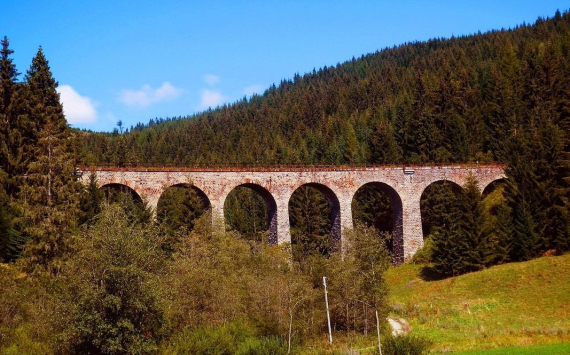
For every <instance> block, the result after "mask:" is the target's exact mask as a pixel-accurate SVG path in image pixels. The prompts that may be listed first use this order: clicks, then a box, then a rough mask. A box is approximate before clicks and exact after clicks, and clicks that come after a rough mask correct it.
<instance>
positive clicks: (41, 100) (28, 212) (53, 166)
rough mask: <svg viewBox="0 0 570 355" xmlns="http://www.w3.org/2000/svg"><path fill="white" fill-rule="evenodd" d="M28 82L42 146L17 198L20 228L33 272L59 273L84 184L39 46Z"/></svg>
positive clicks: (29, 94) (38, 144) (29, 72)
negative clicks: (36, 268) (38, 268)
mask: <svg viewBox="0 0 570 355" xmlns="http://www.w3.org/2000/svg"><path fill="white" fill-rule="evenodd" d="M26 82H27V87H28V90H27V91H28V96H27V100H28V102H29V106H30V107H31V113H30V116H31V118H32V121H33V124H34V127H35V133H36V134H37V139H38V143H37V146H36V147H35V156H34V160H33V162H31V163H30V164H29V166H28V171H27V178H26V179H25V180H24V184H23V187H22V189H21V191H20V196H19V197H20V202H19V203H20V207H21V213H22V219H21V222H22V227H23V230H24V233H25V234H26V235H27V237H28V238H29V240H28V243H27V245H26V248H25V253H24V254H25V255H26V256H27V257H28V262H29V266H30V268H33V267H34V266H35V265H40V266H42V267H44V268H46V269H47V270H49V271H52V272H57V270H58V265H57V263H56V264H53V265H50V264H51V262H52V261H53V260H54V259H55V258H57V257H59V256H61V255H63V254H64V253H65V251H66V247H67V245H66V244H67V241H66V239H67V238H68V236H69V233H70V232H71V231H72V230H73V228H74V227H75V225H76V222H77V218H78V201H79V191H80V184H79V183H78V182H77V181H76V180H77V177H76V176H75V159H74V157H73V155H72V154H71V153H70V151H71V147H72V139H73V137H72V136H71V132H70V129H69V127H68V126H67V122H66V120H65V117H64V116H63V108H62V106H61V103H60V101H59V94H58V93H57V92H56V88H57V82H56V81H55V79H53V77H52V74H51V71H50V69H49V65H48V62H47V60H46V59H45V56H44V55H43V51H42V49H41V47H40V49H39V50H38V53H37V55H36V57H34V59H33V61H32V65H31V67H30V70H28V72H27V74H26Z"/></svg>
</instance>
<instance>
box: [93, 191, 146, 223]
mask: <svg viewBox="0 0 570 355" xmlns="http://www.w3.org/2000/svg"><path fill="white" fill-rule="evenodd" d="M102 190H103V194H104V204H105V205H112V204H117V205H119V206H120V207H121V208H122V209H123V211H124V212H125V213H126V215H127V218H128V220H129V221H131V222H134V223H140V224H146V223H149V222H150V221H151V218H152V210H151V207H150V206H149V205H148V203H147V202H146V201H145V200H144V199H141V198H140V197H139V196H138V195H137V194H136V192H135V191H133V190H132V189H131V188H129V187H127V186H124V185H112V186H110V185H107V186H103V188H102Z"/></svg>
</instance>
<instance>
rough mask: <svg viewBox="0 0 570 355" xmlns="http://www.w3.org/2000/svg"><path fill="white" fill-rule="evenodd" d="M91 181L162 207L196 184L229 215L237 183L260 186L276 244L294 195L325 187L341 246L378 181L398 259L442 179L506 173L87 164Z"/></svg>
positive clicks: (411, 246)
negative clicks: (176, 191)
mask: <svg viewBox="0 0 570 355" xmlns="http://www.w3.org/2000/svg"><path fill="white" fill-rule="evenodd" d="M83 172H84V173H83V175H82V180H83V181H84V182H85V183H86V182H87V181H88V179H89V175H90V172H94V173H95V174H96V177H97V182H98V185H99V186H100V187H105V186H110V187H113V186H115V187H116V186H121V185H124V186H128V187H129V188H130V189H132V190H133V191H134V192H136V194H138V195H139V197H141V198H144V199H146V201H147V202H148V203H149V204H150V206H151V207H152V208H154V209H155V210H156V207H157V205H158V200H159V199H160V196H161V194H162V193H163V191H164V190H165V189H166V188H168V187H171V186H189V187H192V188H194V189H196V190H197V191H198V192H199V193H200V194H201V196H202V197H203V198H204V200H205V201H207V203H208V204H209V206H210V208H211V210H212V216H213V218H214V219H223V218H224V202H225V200H226V197H227V196H228V194H229V193H230V192H231V191H232V190H233V189H234V188H236V187H239V186H243V187H248V188H251V189H253V190H255V191H256V192H257V193H259V194H260V195H261V197H262V198H263V199H264V201H265V202H266V204H267V208H268V215H269V241H270V243H277V244H281V243H286V242H290V241H291V234H290V226H289V199H290V198H291V195H292V194H293V192H294V191H295V190H296V189H297V188H299V187H300V186H303V185H308V186H312V187H314V188H316V189H318V190H319V191H321V192H322V193H323V194H324V195H325V196H326V198H327V200H328V202H329V204H330V206H331V210H332V213H331V221H332V225H333V228H332V232H331V233H332V236H333V238H335V240H336V241H337V242H340V243H341V245H342V243H343V242H344V235H345V231H347V230H349V229H351V228H352V227H353V221H352V210H351V204H352V200H353V197H354V195H355V194H356V192H357V191H358V189H359V188H361V187H363V186H364V185H366V184H373V185H376V186H378V187H379V188H381V189H382V190H383V191H385V192H386V193H387V194H388V196H389V197H390V200H391V203H392V209H393V212H394V213H393V230H394V235H393V248H394V250H393V253H394V257H395V262H396V263H401V262H403V261H405V260H407V259H409V258H410V257H411V256H412V255H413V254H414V253H415V252H416V251H417V250H418V249H419V248H420V247H421V246H422V245H423V233H422V216H421V211H420V198H421V195H422V193H423V191H424V190H425V189H426V188H427V187H428V186H429V185H430V184H433V183H435V182H438V181H450V182H453V183H455V184H457V185H459V186H463V185H464V184H465V182H466V180H467V178H468V176H469V175H470V174H472V175H473V176H474V177H475V178H476V179H477V181H478V183H479V188H480V190H481V191H484V190H485V188H486V187H488V186H489V185H490V184H491V183H492V182H493V181H496V180H499V179H502V178H504V177H505V176H504V166H502V165H479V164H477V165H455V166H454V165H447V166H406V167H402V166H400V167H393V166H392V167H389V166H379V167H374V166H370V167H264V168H261V167H254V168H245V167H241V168H83Z"/></svg>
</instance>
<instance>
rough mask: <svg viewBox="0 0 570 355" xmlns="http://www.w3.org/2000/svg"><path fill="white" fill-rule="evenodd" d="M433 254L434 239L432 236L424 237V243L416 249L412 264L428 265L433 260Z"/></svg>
mask: <svg viewBox="0 0 570 355" xmlns="http://www.w3.org/2000/svg"><path fill="white" fill-rule="evenodd" d="M432 255H433V241H432V239H431V237H430V236H428V237H427V238H425V239H424V245H423V246H422V247H421V248H420V249H418V251H416V253H415V254H414V256H413V257H412V261H411V262H412V264H414V265H427V264H429V263H430V262H431V259H432Z"/></svg>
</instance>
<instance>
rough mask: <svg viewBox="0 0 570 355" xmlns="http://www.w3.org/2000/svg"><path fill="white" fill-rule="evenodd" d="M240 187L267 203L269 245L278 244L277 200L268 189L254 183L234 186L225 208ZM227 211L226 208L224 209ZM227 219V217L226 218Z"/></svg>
mask: <svg viewBox="0 0 570 355" xmlns="http://www.w3.org/2000/svg"><path fill="white" fill-rule="evenodd" d="M238 187H245V188H248V189H251V190H253V191H255V192H256V193H257V194H259V196H261V198H262V199H263V201H265V206H267V225H268V226H269V240H268V242H269V244H277V203H276V201H275V198H274V197H273V195H272V194H271V192H269V191H268V190H267V189H266V188H264V187H263V186H261V185H257V184H254V183H245V184H240V185H237V186H234V187H233V188H232V189H231V191H230V192H229V193H228V194H226V195H225V197H224V201H223V206H225V203H226V199H227V197H228V196H229V194H230V193H231V192H232V191H233V190H235V189H236V188H238ZM224 209H225V207H224ZM224 219H225V216H224Z"/></svg>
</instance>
